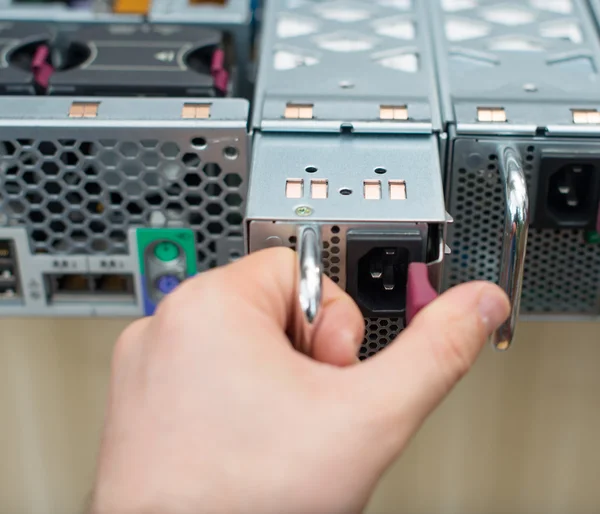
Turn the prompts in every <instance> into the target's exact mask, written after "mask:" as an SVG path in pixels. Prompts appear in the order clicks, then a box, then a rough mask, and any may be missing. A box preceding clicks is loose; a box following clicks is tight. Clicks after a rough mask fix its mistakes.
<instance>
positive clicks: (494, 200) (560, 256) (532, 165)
mask: <svg viewBox="0 0 600 514" xmlns="http://www.w3.org/2000/svg"><path fill="white" fill-rule="evenodd" d="M501 141H502V138H494V137H491V136H490V137H487V138H486V137H478V138H475V137H471V138H469V137H460V138H458V139H456V140H455V141H454V143H453V149H452V150H453V151H452V161H451V174H450V176H449V181H448V192H447V199H448V210H449V211H450V212H451V213H452V215H453V217H454V223H452V224H449V225H448V239H447V244H448V246H450V248H452V254H451V255H448V256H447V257H446V264H445V266H444V275H445V278H444V288H448V287H452V286H455V285H458V284H461V283H463V282H468V281H471V280H486V281H490V282H498V277H499V273H500V257H501V251H502V248H501V247H502V234H503V232H504V212H505V204H506V200H505V195H504V185H503V184H502V180H501V178H500V174H499V173H498V160H499V159H498V157H499V156H498V145H499V144H500V143H501ZM507 144H510V145H511V146H512V147H513V148H515V149H517V150H518V152H519V154H520V155H521V156H522V157H523V161H524V168H525V175H526V178H527V184H528V188H529V194H530V202H531V208H532V210H533V209H534V208H535V204H536V202H537V199H536V192H537V191H538V189H539V184H538V172H537V170H538V169H540V168H541V167H542V166H543V160H544V156H547V155H548V156H552V155H573V156H574V157H576V156H577V155H581V156H583V157H585V156H588V157H592V156H594V155H597V153H598V143H595V142H594V141H593V140H592V141H590V140H586V139H579V140H576V139H563V140H559V139H552V138H545V139H543V140H541V139H523V138H519V139H516V138H515V139H508V140H507ZM599 316H600V245H598V244H593V243H589V242H587V241H586V233H585V230H574V229H569V228H561V229H552V228H544V229H542V228H536V227H535V225H533V226H531V227H530V228H529V234H528V238H527V258H526V259H525V272H524V277H523V291H522V298H521V316H520V318H521V319H525V318H526V319H531V317H534V318H535V319H544V318H545V319H546V320H547V319H549V318H551V319H552V320H559V319H568V320H582V319H586V320H587V321H589V322H593V321H597V320H598V317H599Z"/></svg>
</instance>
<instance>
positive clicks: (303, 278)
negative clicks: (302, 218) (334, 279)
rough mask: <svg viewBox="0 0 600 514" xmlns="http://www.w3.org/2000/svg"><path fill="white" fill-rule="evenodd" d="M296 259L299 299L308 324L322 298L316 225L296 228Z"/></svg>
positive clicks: (320, 248) (312, 319)
mask: <svg viewBox="0 0 600 514" xmlns="http://www.w3.org/2000/svg"><path fill="white" fill-rule="evenodd" d="M297 237H298V260H299V266H300V284H299V299H300V307H301V308H302V312H303V314H304V316H305V318H306V320H307V321H308V323H309V324H311V325H312V324H313V323H314V322H315V320H316V319H317V316H318V314H319V309H320V307H321V300H322V298H323V260H322V256H321V254H322V243H321V234H320V228H319V226H318V225H309V226H301V227H300V228H299V229H298V236H297Z"/></svg>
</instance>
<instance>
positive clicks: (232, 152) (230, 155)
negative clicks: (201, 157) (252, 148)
mask: <svg viewBox="0 0 600 514" xmlns="http://www.w3.org/2000/svg"><path fill="white" fill-rule="evenodd" d="M223 155H224V157H225V158H226V159H229V160H232V161H233V160H234V159H237V158H238V155H239V152H238V149H237V148H235V147H233V146H228V147H226V148H225V149H224V150H223Z"/></svg>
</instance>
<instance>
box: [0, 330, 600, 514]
mask: <svg viewBox="0 0 600 514" xmlns="http://www.w3.org/2000/svg"><path fill="white" fill-rule="evenodd" d="M125 324H126V322H125V321H123V320H102V321H100V320H94V321H91V320H2V321H0V408H1V410H0V417H1V418H0V421H1V424H0V512H1V513H7V514H8V513H10V514H21V513H23V514H25V513H26V514H40V513H43V514H46V513H48V514H76V513H80V512H84V510H85V503H86V499H87V495H88V494H89V490H90V484H91V480H92V476H93V462H94V457H95V452H96V446H97V442H98V439H99V434H100V429H101V418H102V413H103V408H104V399H105V393H106V387H107V383H108V372H109V363H110V352H111V346H112V342H113V340H114V339H115V338H116V336H117V334H118V333H119V331H120V330H121V329H122V328H123V327H124V326H125ZM374 444H376V441H374ZM332 479H334V477H332ZM368 512H369V514H377V513H406V514H421V513H422V514H437V513H444V514H525V513H527V514H529V513H531V514H541V513H543V514H567V513H573V514H587V513H589V514H592V513H594V514H597V513H598V512H600V325H592V324H589V325H585V324H579V325H571V324H544V325H543V324H523V325H522V326H521V328H520V332H519V337H518V342H517V345H516V346H515V348H514V349H513V350H512V351H511V352H509V353H508V354H505V355H498V354H495V353H493V352H492V351H491V350H488V351H486V352H484V355H483V356H482V358H481V360H480V361H479V363H478V364H477V366H476V367H475V369H474V370H473V372H472V373H471V374H470V375H469V376H468V377H467V378H466V379H465V381H464V382H463V383H462V384H461V385H460V386H459V387H458V389H457V390H456V391H455V392H454V393H453V394H452V396H451V397H450V399H449V400H448V401H447V402H446V403H445V404H444V405H443V406H442V407H441V409H440V410H439V411H438V412H436V413H435V415H434V416H433V417H432V418H431V419H430V421H429V422H428V423H427V425H426V426H425V427H424V429H423V430H422V432H421V433H420V434H419V435H418V437H417V438H416V439H415V440H414V441H413V443H412V445H411V447H410V448H409V449H408V451H407V452H406V454H405V455H404V457H403V458H402V459H401V460H400V461H399V462H398V464H397V465H396V466H395V467H394V468H393V469H392V470H391V472H390V473H389V474H388V475H387V476H386V478H385V479H384V481H383V482H382V484H381V486H380V487H379V489H378V491H377V493H376V495H375V497H374V498H373V501H372V502H371V505H370V507H369V510H368Z"/></svg>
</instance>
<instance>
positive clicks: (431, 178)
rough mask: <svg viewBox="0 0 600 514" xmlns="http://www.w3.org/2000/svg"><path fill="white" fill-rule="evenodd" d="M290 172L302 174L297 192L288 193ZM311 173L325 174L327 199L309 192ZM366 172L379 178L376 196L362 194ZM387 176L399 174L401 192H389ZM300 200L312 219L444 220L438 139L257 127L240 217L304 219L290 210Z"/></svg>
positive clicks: (313, 177)
mask: <svg viewBox="0 0 600 514" xmlns="http://www.w3.org/2000/svg"><path fill="white" fill-rule="evenodd" d="M313 168H314V169H316V171H312V169H313ZM307 170H309V171H307ZM382 171H385V172H384V173H381V172H382ZM288 179H299V180H303V181H304V192H303V196H302V198H287V197H286V195H285V185H286V180H288ZM312 180H326V181H327V183H328V188H329V194H328V198H327V199H318V198H312V197H311V194H310V184H311V181H312ZM365 180H378V181H380V182H381V187H382V192H383V193H382V197H381V199H379V200H369V199H366V198H365V196H364V192H363V191H364V181H365ZM390 181H404V182H405V184H406V199H404V200H392V199H390V197H389V194H388V192H389V183H390ZM343 192H346V193H348V192H350V193H351V194H343ZM299 206H307V207H310V208H311V210H312V215H311V217H310V218H311V221H312V220H313V219H315V220H319V221H322V222H327V221H330V222H332V223H333V224H335V222H338V221H343V223H342V224H355V223H361V222H365V221H366V222H372V223H376V222H379V223H402V222H413V223H417V222H426V223H440V224H445V223H446V208H445V202H444V191H443V185H442V172H441V169H440V155H439V151H438V145H437V139H436V137H435V136H434V135H380V134H361V135H358V134H357V135H352V136H349V137H342V136H340V135H339V134H316V133H311V134H291V133H286V134H274V133H271V132H269V133H257V134H255V135H254V144H253V162H252V173H251V180H250V191H249V195H248V210H247V215H246V218H247V219H248V220H249V221H253V220H273V221H288V222H292V223H294V222H296V223H303V219H301V218H299V217H298V216H297V215H296V209H297V208H298V207H299Z"/></svg>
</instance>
